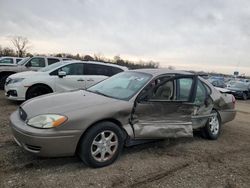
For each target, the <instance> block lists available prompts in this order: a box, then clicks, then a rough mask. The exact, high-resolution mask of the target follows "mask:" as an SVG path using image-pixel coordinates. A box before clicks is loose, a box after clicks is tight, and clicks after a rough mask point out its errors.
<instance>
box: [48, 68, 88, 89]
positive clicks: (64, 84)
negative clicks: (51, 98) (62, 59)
mask: <svg viewBox="0 0 250 188" xmlns="http://www.w3.org/2000/svg"><path fill="white" fill-rule="evenodd" d="M83 69H84V64H83V63H72V64H68V65H65V66H63V67H61V68H60V69H58V70H56V71H54V72H53V73H51V74H52V75H55V76H54V82H55V88H56V91H57V92H61V91H69V90H74V89H84V88H85V83H86V81H85V77H84V74H83ZM59 71H64V72H65V73H66V76H64V77H59V76H58V72H59Z"/></svg>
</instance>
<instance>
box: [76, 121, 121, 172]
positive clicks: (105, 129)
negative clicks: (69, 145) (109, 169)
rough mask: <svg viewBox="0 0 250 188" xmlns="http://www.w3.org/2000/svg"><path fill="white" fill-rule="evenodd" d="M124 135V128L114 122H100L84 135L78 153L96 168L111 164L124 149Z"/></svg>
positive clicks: (83, 159)
mask: <svg viewBox="0 0 250 188" xmlns="http://www.w3.org/2000/svg"><path fill="white" fill-rule="evenodd" d="M122 135H123V133H122V130H121V129H120V128H119V127H118V126H117V125H115V124H114V123H112V122H101V123H98V124H96V125H95V126H94V127H92V128H91V129H90V130H88V131H87V133H86V134H84V135H83V137H82V139H81V140H80V143H79V147H78V155H79V157H80V158H81V160H82V161H83V162H84V163H85V164H86V165H88V166H91V167H94V168H99V167H104V166H107V165H110V164H112V163H113V162H114V161H115V160H116V159H117V158H118V156H119V154H120V153H121V151H122V148H123V136H122Z"/></svg>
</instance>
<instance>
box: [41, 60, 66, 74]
mask: <svg viewBox="0 0 250 188" xmlns="http://www.w3.org/2000/svg"><path fill="white" fill-rule="evenodd" d="M62 64H63V63H62V62H57V63H53V64H51V65H49V66H47V67H44V68H42V69H40V70H38V72H48V71H51V70H54V69H55V68H57V67H59V66H61V65H62Z"/></svg>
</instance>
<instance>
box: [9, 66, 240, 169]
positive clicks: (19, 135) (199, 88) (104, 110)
mask: <svg viewBox="0 0 250 188" xmlns="http://www.w3.org/2000/svg"><path fill="white" fill-rule="evenodd" d="M234 103H235V99H234V97H233V96H232V95H230V94H222V93H220V92H219V91H217V90H216V89H215V88H214V87H213V86H212V85H211V84H210V83H208V82H207V81H205V80H204V79H202V78H201V77H200V76H198V75H195V74H191V73H188V72H182V71H170V70H166V69H152V70H149V69H148V70H147V69H144V70H134V71H126V72H123V73H120V74H117V75H115V76H113V77H111V78H108V79H107V80H104V81H102V82H100V83H98V84H96V85H94V86H92V87H90V88H89V89H87V90H77V91H71V92H65V93H58V94H50V95H45V96H41V97H38V98H35V99H32V100H29V101H27V102H25V103H23V104H22V105H21V106H20V108H19V109H18V110H17V111H15V112H14V113H13V114H12V115H11V117H10V119H11V128H12V132H13V135H14V138H15V141H16V142H17V143H18V144H19V145H20V146H21V147H23V148H24V149H25V150H27V151H29V152H31V153H34V154H37V155H39V156H46V157H55V156H71V155H74V154H78V156H79V157H80V158H81V159H82V160H83V161H84V162H85V163H86V164H87V165H89V166H91V167H103V166H106V165H109V164H111V163H113V162H114V161H115V160H116V159H117V157H118V156H119V154H120V153H121V151H122V148H123V147H124V146H130V145H133V144H136V143H139V142H144V141H148V140H154V139H164V138H170V137H171V138H177V137H192V136H193V131H194V130H197V131H201V132H202V135H203V136H205V137H206V138H208V139H212V140H214V139H217V138H218V136H219V135H220V131H221V125H222V124H223V123H226V122H228V121H231V120H233V119H234V117H235V115H236V111H235V109H234Z"/></svg>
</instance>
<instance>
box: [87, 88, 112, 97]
mask: <svg viewBox="0 0 250 188" xmlns="http://www.w3.org/2000/svg"><path fill="white" fill-rule="evenodd" d="M87 91H89V92H92V93H95V94H98V95H102V96H104V97H109V98H112V97H111V96H109V95H106V94H104V93H101V92H100V91H97V90H94V91H91V90H87Z"/></svg>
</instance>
